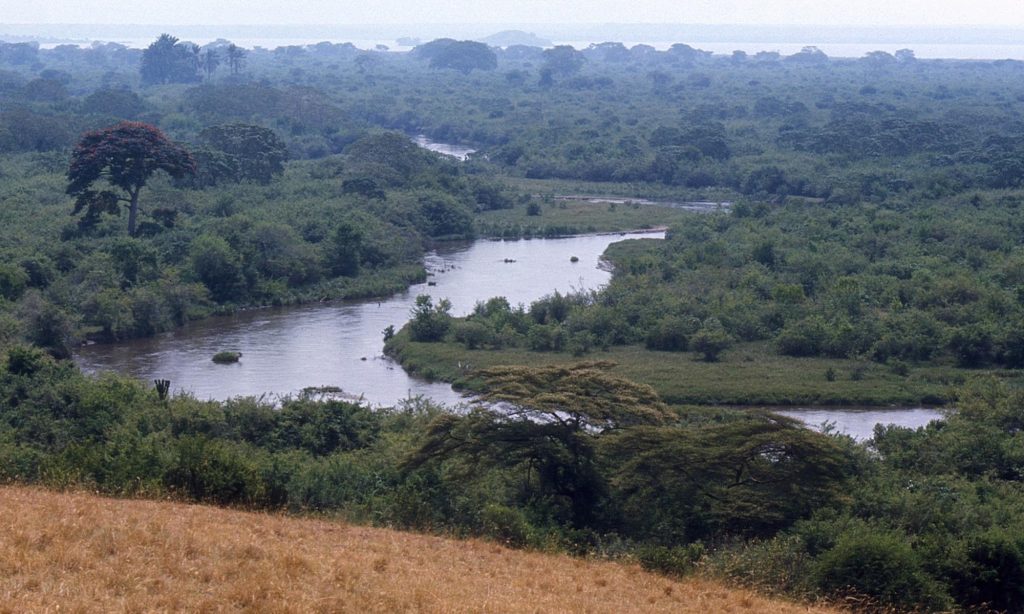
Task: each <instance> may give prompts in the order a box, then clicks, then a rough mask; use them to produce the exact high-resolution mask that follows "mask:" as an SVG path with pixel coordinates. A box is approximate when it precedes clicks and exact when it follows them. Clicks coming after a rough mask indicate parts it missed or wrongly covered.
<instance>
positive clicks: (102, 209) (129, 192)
mask: <svg viewBox="0 0 1024 614" xmlns="http://www.w3.org/2000/svg"><path fill="white" fill-rule="evenodd" d="M194 170H195V162H194V161H193V160H192V156H191V155H190V154H189V153H188V151H187V150H185V149H184V148H182V147H179V146H178V145H175V144H174V143H172V142H171V141H169V140H168V139H167V137H166V136H164V134H163V133H162V132H161V131H160V130H159V129H158V128H155V127H153V126H150V125H148V124H143V123H139V122H121V123H119V124H117V125H115V126H111V127H109V128H105V129H103V130H98V131H95V132H89V133H86V134H85V135H83V136H82V138H81V140H80V141H79V142H78V145H77V146H76V147H75V151H74V153H72V155H71V165H70V166H69V168H68V188H67V193H68V194H70V195H72V196H74V197H75V210H74V212H75V213H76V214H77V213H80V212H82V211H83V210H84V211H85V212H86V215H85V220H86V224H87V225H93V224H95V223H96V222H97V221H98V217H99V215H100V214H101V213H116V212H117V204H118V202H120V201H127V202H128V205H127V207H128V234H129V235H130V236H135V232H136V218H137V216H138V212H139V191H140V190H142V188H143V187H144V186H145V185H146V182H147V181H148V180H149V178H150V177H151V176H152V175H153V173H155V172H157V171H165V172H167V173H168V174H170V175H171V176H172V177H181V176H183V175H185V174H188V173H191V172H193V171H194ZM100 179H105V180H106V181H107V183H109V184H110V186H111V187H114V188H118V189H120V190H122V191H123V192H124V195H119V194H117V193H115V192H111V191H109V190H102V191H99V192H97V191H95V190H94V189H93V184H94V183H95V182H97V181H99V180H100Z"/></svg>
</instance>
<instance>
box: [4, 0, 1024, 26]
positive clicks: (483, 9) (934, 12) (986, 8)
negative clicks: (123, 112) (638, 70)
mask: <svg viewBox="0 0 1024 614" xmlns="http://www.w3.org/2000/svg"><path fill="white" fill-rule="evenodd" d="M2 23H7V24H19V23H83V24H127V23H133V24H168V25H200V24H203V25H247V24H254V25H263V24H316V25H343V24H414V23H432V24H437V23H444V24H456V23H488V24H501V23H521V24H543V23H690V24H771V25H778V24H807V25H810V24H814V25H819V24H820V25H953V26H957V25H988V26H1009V27H1024V0H576V1H565V0H498V1H495V0H492V1H487V0H360V1H358V2H356V1H352V0H275V1H270V0H158V1H157V0H134V1H130V0H0V24H2Z"/></svg>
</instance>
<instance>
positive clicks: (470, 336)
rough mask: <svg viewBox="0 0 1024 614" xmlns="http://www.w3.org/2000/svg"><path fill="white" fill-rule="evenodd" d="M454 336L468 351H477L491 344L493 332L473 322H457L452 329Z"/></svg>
mask: <svg viewBox="0 0 1024 614" xmlns="http://www.w3.org/2000/svg"><path fill="white" fill-rule="evenodd" d="M452 336H453V337H454V338H455V340H456V341H458V342H459V343H461V344H463V345H465V346H466V349H467V350H476V349H479V348H481V347H483V346H484V345H487V344H489V343H490V342H491V337H492V336H493V335H492V334H491V330H490V329H489V328H488V327H487V326H485V325H483V324H481V323H479V322H473V321H461V322H456V323H455V325H454V326H453V327H452Z"/></svg>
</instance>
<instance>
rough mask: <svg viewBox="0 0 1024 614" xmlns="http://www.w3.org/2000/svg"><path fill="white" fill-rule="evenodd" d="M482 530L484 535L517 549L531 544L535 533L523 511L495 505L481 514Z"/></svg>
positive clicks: (488, 507)
mask: <svg viewBox="0 0 1024 614" xmlns="http://www.w3.org/2000/svg"><path fill="white" fill-rule="evenodd" d="M480 530H481V531H482V532H483V534H484V535H486V536H488V537H491V538H494V539H496V540H499V541H501V542H503V543H505V544H508V545H509V546H513V547H516V548H521V547H523V546H525V545H527V544H528V543H530V541H531V539H532V536H533V532H534V531H533V527H532V526H530V523H529V522H528V521H527V520H526V516H525V515H524V514H523V512H522V511H521V510H518V509H513V508H510V507H506V506H504V505H497V504H493V503H492V504H490V505H488V506H486V507H485V508H484V509H483V512H481V514H480Z"/></svg>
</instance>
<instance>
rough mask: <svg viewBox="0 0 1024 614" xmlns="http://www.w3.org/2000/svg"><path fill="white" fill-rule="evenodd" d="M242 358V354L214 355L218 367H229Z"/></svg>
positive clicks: (225, 353)
mask: <svg viewBox="0 0 1024 614" xmlns="http://www.w3.org/2000/svg"><path fill="white" fill-rule="evenodd" d="M241 357H242V353H241V352H229V351H224V352H217V353H216V354H214V355H213V362H215V363H217V364H218V365H227V364H231V363H235V362H238V359H239V358H241Z"/></svg>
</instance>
